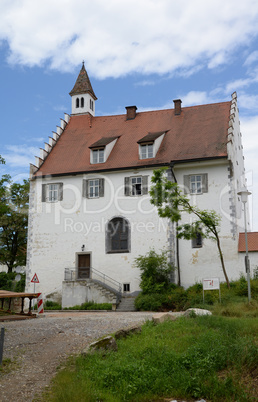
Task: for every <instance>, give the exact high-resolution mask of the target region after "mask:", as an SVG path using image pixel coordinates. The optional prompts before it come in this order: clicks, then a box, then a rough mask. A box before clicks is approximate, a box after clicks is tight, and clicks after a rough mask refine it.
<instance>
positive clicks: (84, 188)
mask: <svg viewBox="0 0 258 402" xmlns="http://www.w3.org/2000/svg"><path fill="white" fill-rule="evenodd" d="M88 182H89V180H85V179H84V180H83V181H82V196H83V197H85V198H89V197H88Z"/></svg>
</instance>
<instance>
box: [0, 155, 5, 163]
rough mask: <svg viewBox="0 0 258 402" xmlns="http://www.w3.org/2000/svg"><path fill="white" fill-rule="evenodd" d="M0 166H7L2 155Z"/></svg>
mask: <svg viewBox="0 0 258 402" xmlns="http://www.w3.org/2000/svg"><path fill="white" fill-rule="evenodd" d="M0 164H2V165H5V160H4V158H3V157H2V156H1V155H0Z"/></svg>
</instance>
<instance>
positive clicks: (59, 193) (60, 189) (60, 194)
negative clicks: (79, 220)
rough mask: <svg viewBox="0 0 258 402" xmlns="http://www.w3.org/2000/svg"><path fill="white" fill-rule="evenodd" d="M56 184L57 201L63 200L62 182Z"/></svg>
mask: <svg viewBox="0 0 258 402" xmlns="http://www.w3.org/2000/svg"><path fill="white" fill-rule="evenodd" d="M57 184H58V201H63V183H57Z"/></svg>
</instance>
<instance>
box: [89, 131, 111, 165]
mask: <svg viewBox="0 0 258 402" xmlns="http://www.w3.org/2000/svg"><path fill="white" fill-rule="evenodd" d="M117 139H118V137H103V138H101V139H100V140H98V141H97V142H94V144H92V145H91V146H90V147H89V148H90V150H91V152H90V163H104V162H106V160H107V159H108V157H109V155H110V153H111V151H112V149H113V147H114V145H115V143H116V142H117Z"/></svg>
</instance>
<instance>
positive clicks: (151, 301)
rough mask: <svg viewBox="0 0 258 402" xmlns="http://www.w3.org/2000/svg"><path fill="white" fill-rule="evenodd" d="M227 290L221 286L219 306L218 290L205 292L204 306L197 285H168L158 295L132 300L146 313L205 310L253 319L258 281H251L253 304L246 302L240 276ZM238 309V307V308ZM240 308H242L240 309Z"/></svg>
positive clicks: (200, 291)
mask: <svg viewBox="0 0 258 402" xmlns="http://www.w3.org/2000/svg"><path fill="white" fill-rule="evenodd" d="M230 285H231V287H230V289H228V287H227V284H226V283H221V286H220V288H221V303H220V301H219V291H218V290H215V291H214V290H209V291H205V298H204V301H205V304H204V303H203V290H202V284H201V283H196V284H195V285H193V286H190V287H189V288H188V289H186V290H185V289H184V288H182V287H179V286H177V285H175V284H170V285H168V287H167V289H165V290H163V291H162V292H160V293H151V294H145V293H144V292H142V293H140V294H139V295H138V296H137V298H136V300H135V307H136V309H137V310H143V311H144V310H145V311H170V310H172V311H180V310H187V309H188V308H190V307H198V308H206V309H207V308H208V309H210V310H212V311H214V313H215V314H222V315H226V316H233V317H242V316H248V317H256V316H257V313H256V311H255V308H253V305H257V302H256V300H257V298H258V279H252V280H251V294H252V303H251V304H250V303H247V281H246V279H245V277H244V276H243V275H242V276H241V277H240V279H239V280H238V281H234V282H231V284H230ZM237 306H238V307H237ZM240 306H241V308H240Z"/></svg>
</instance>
